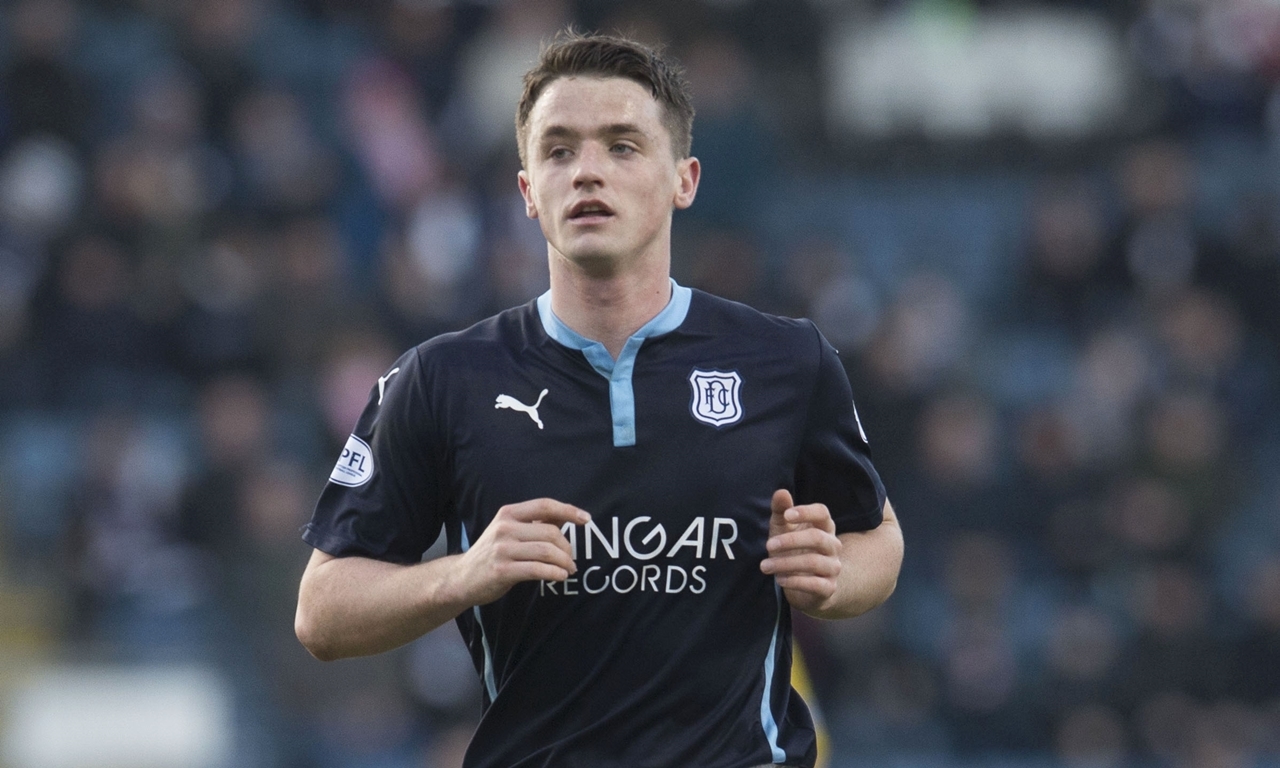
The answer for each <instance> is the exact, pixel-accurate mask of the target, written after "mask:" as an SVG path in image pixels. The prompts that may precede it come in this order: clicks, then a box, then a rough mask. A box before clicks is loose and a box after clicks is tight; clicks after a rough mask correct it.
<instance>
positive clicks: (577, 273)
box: [551, 254, 671, 360]
mask: <svg viewBox="0 0 1280 768" xmlns="http://www.w3.org/2000/svg"><path fill="white" fill-rule="evenodd" d="M551 262H552V264H551V310H552V311H553V312H555V313H556V317H558V318H560V321H561V322H563V323H564V324H565V325H567V326H569V327H570V328H572V329H573V330H574V331H575V332H576V333H578V334H579V335H581V336H584V337H586V338H588V339H591V340H592V341H598V342H600V343H601V344H604V346H605V349H607V350H609V354H610V355H612V356H613V358H614V359H615V360H616V359H617V358H618V355H619V353H621V352H622V347H623V345H624V344H626V343H627V339H629V338H630V337H631V336H632V335H633V334H634V333H635V332H636V331H638V330H640V328H641V327H642V326H643V325H644V324H645V323H647V322H649V321H650V320H652V319H653V318H654V317H656V316H657V314H658V313H659V312H661V311H662V310H663V309H664V308H665V307H666V306H667V302H669V301H670V300H671V278H670V264H669V262H664V263H663V264H661V265H660V266H661V268H660V269H658V268H653V269H644V270H636V271H626V272H619V273H615V274H610V275H604V276H598V275H591V274H588V273H587V272H586V271H584V270H582V269H578V268H575V266H574V265H572V264H570V263H568V262H567V260H566V259H564V258H563V257H557V255H556V254H552V256H551ZM557 262H559V263H558V264H557ZM557 267H559V268H557Z"/></svg>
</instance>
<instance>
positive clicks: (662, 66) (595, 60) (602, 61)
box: [516, 28, 693, 165]
mask: <svg viewBox="0 0 1280 768" xmlns="http://www.w3.org/2000/svg"><path fill="white" fill-rule="evenodd" d="M576 75H590V76H595V77H625V78H627V79H628V80H634V81H635V82H637V83H639V84H640V85H642V86H644V87H645V88H647V89H648V90H649V92H650V93H652V94H653V98H655V99H657V101H658V103H659V104H660V105H661V106H662V115H663V121H662V122H663V124H664V125H666V127H667V131H668V132H669V133H670V134H671V148H672V150H673V151H674V152H675V154H676V158H677V159H679V158H685V157H688V156H689V151H690V149H691V148H692V144H693V96H692V94H691V92H690V89H689V83H688V82H687V81H686V80H685V79H684V70H683V69H681V67H680V65H679V64H677V63H676V62H675V61H673V60H671V59H667V58H664V57H663V56H662V54H661V53H660V52H659V51H657V50H655V49H653V48H650V47H649V46H647V45H645V44H644V43H640V42H636V41H635V40H629V39H627V38H625V37H616V36H614V35H601V34H594V33H592V34H583V33H581V32H577V31H576V30H574V29H572V28H570V29H567V30H565V31H563V32H561V33H559V34H558V35H556V37H555V39H554V40H552V41H551V43H549V44H547V45H545V46H543V48H542V53H541V55H540V56H539V57H538V63H537V65H536V66H535V67H534V68H533V69H531V70H529V71H528V72H526V73H525V76H524V93H523V94H522V95H521V96H520V106H519V107H517V109H516V143H517V144H518V145H519V150H520V162H521V164H522V165H523V164H524V163H525V141H526V140H527V139H528V133H529V113H530V112H532V111H533V105H534V104H535V103H536V102H537V101H538V97H539V96H541V95H542V92H543V90H545V89H546V87H547V86H548V85H550V84H551V83H552V82H553V81H554V80H556V79H558V78H561V77H574V76H576Z"/></svg>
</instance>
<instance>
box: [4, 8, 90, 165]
mask: <svg viewBox="0 0 1280 768" xmlns="http://www.w3.org/2000/svg"><path fill="white" fill-rule="evenodd" d="M79 13H80V11H79V8H78V6H77V4H75V3H73V2H71V1H70V0H23V1H22V2H19V3H16V4H15V5H14V6H12V8H11V11H10V13H9V15H8V18H9V22H10V24H9V31H10V34H11V36H12V37H11V39H12V42H13V47H14V51H13V54H12V58H11V59H10V61H9V64H8V66H7V67H5V68H4V69H3V74H2V75H0V93H3V94H4V96H3V104H4V110H5V112H6V114H7V115H8V118H9V121H10V125H9V126H8V128H9V130H8V131H7V133H8V136H4V135H3V134H0V139H3V138H8V139H10V140H16V139H23V138H29V137H32V136H50V137H56V138H58V139H61V140H62V141H63V142H67V143H69V144H72V145H79V144H80V142H81V140H82V139H83V138H84V137H85V127H86V125H85V123H86V120H87V118H88V116H89V107H90V103H89V101H90V97H89V92H88V89H87V87H86V84H85V83H84V82H83V81H82V80H81V79H80V78H79V77H78V76H77V74H76V73H75V72H74V71H73V70H72V68H71V67H70V66H68V63H67V60H68V58H69V55H70V53H71V50H70V49H71V47H72V46H73V45H74V43H75V38H76V32H77V29H76V28H77V25H78V22H79Z"/></svg>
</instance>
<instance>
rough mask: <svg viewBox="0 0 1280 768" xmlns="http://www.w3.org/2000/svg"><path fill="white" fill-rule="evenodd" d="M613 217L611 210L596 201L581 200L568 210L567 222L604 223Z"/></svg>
mask: <svg viewBox="0 0 1280 768" xmlns="http://www.w3.org/2000/svg"><path fill="white" fill-rule="evenodd" d="M612 216H613V209H612V208H610V207H609V206H607V205H605V204H604V203H602V202H600V201H598V200H583V201H582V202H580V203H577V204H575V205H574V206H573V207H572V208H570V209H569V220H570V221H577V222H581V223H584V224H589V223H594V222H600V221H604V220H605V219H608V218H610V217H612Z"/></svg>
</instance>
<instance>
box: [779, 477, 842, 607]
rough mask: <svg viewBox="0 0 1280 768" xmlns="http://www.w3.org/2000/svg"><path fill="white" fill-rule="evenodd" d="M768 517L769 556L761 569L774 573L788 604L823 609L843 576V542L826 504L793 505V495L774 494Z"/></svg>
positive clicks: (784, 492) (785, 492) (782, 492)
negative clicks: (841, 574)
mask: <svg viewBox="0 0 1280 768" xmlns="http://www.w3.org/2000/svg"><path fill="white" fill-rule="evenodd" d="M772 508H773V515H772V516H771V517H770V518H769V541H768V542H767V543H766V546H767V547H768V549H769V557H768V558H766V559H765V560H764V561H763V562H761V563H760V570H761V571H763V572H764V573H768V574H773V576H774V578H775V579H776V580H777V582H778V586H780V587H782V590H783V592H785V593H786V595H787V601H788V602H790V603H791V604H792V605H794V606H795V607H797V608H799V609H800V610H802V611H814V610H821V609H822V608H823V607H824V606H825V605H826V604H827V603H828V602H829V601H830V600H831V599H832V598H833V597H834V595H835V593H836V582H837V579H839V577H840V566H841V562H840V547H841V544H840V539H839V538H837V537H836V524H835V521H833V520H832V519H831V511H830V510H828V509H827V505H826V504H804V505H802V506H798V507H797V506H794V504H793V503H792V500H791V493H790V492H788V491H786V490H785V489H784V490H778V491H774V494H773V499H772Z"/></svg>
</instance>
